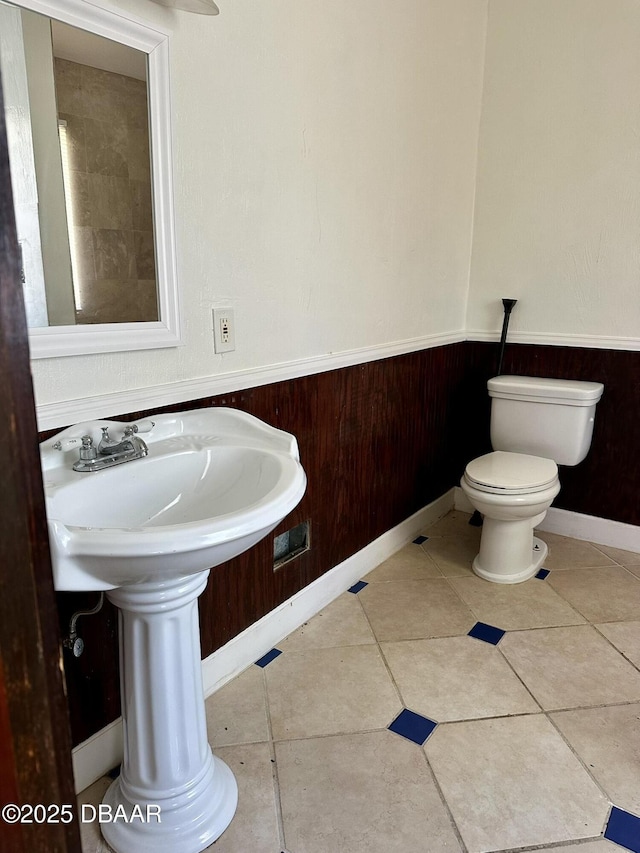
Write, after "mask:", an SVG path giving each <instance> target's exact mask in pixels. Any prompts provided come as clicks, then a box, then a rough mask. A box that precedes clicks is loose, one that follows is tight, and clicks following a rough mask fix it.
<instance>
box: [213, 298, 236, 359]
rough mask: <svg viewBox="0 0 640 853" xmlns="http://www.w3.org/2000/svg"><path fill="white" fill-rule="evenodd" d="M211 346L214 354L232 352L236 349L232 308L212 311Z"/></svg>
mask: <svg viewBox="0 0 640 853" xmlns="http://www.w3.org/2000/svg"><path fill="white" fill-rule="evenodd" d="M213 346H214V349H215V351H216V352H232V351H233V350H234V349H235V348H236V327H235V322H234V319H233V308H214V309H213Z"/></svg>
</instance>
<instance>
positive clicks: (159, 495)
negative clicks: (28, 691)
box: [41, 408, 306, 853]
mask: <svg viewBox="0 0 640 853" xmlns="http://www.w3.org/2000/svg"><path fill="white" fill-rule="evenodd" d="M136 426H137V429H138V431H139V432H141V433H143V436H144V442H145V443H146V445H147V448H148V455H146V456H141V457H140V458H134V459H129V460H128V461H124V462H120V461H119V460H120V459H121V458H124V456H119V455H118V452H120V451H122V453H123V454H124V445H125V444H127V441H126V440H122V436H123V433H124V431H125V429H126V428H127V427H130V429H129V432H130V433H131V434H133V433H132V432H131V425H130V424H126V423H119V422H114V421H92V422H89V423H83V424H77V425H76V426H73V427H70V428H69V429H66V430H64V431H63V432H61V433H59V434H58V435H56V436H54V437H53V438H51V439H49V441H46V442H44V443H43V444H42V445H41V457H42V470H43V477H44V487H45V499H46V509H47V520H48V524H49V539H50V543H51V556H52V563H53V573H54V585H55V587H56V589H57V590H60V591H64V590H76V591H82V590H84V591H88V590H106V594H107V597H108V598H109V599H110V600H111V602H112V603H113V604H115V605H116V607H118V609H119V611H120V612H119V619H118V625H119V629H118V632H119V642H120V664H121V666H120V687H121V691H120V692H121V700H122V719H123V732H124V748H123V754H124V758H123V762H122V770H121V773H120V775H119V776H118V777H117V779H115V780H114V781H113V783H112V784H111V786H110V787H109V789H108V790H107V792H106V794H105V796H104V800H103V805H104V806H105V807H106V808H107V809H109V810H110V811H109V814H114V815H122V814H124V815H126V817H127V819H126V820H114V821H113V822H109V821H107V822H106V823H104V824H101V830H102V833H103V835H104V837H105V838H106V840H107V841H108V843H109V845H110V846H111V848H112V849H113V850H115V851H116V853H175V851H176V850H177V849H179V850H180V853H200V851H202V850H204V849H205V848H206V847H208V846H209V845H211V844H212V843H213V842H214V841H215V840H216V839H217V838H219V837H220V835H221V834H222V833H223V832H224V830H225V829H226V828H227V826H228V825H229V823H230V822H231V820H232V819H233V815H234V813H235V810H236V806H237V803H238V787H237V784H236V781H235V778H234V776H233V773H232V772H231V770H230V769H229V767H227V765H226V764H225V763H224V762H223V761H221V760H220V759H219V758H218V757H217V756H214V755H213V753H212V752H211V748H210V746H209V743H208V740H207V725H206V712H205V705H204V695H203V691H202V669H201V660H200V658H201V649H200V630H199V622H198V607H197V598H198V596H199V595H200V594H201V593H202V592H203V590H204V588H205V586H206V584H207V580H208V576H209V569H210V568H212V567H213V566H216V565H218V564H220V563H223V562H225V561H227V560H230V559H231V558H232V557H235V556H237V555H238V554H240V553H242V552H243V551H246V550H247V548H250V547H251V546H252V545H254V544H255V543H256V542H258V540H260V539H262V538H263V537H264V536H266V535H267V534H268V533H269V531H270V530H272V529H273V528H274V527H275V526H276V524H278V523H279V522H280V521H281V520H282V519H283V518H284V517H285V515H287V514H288V513H289V512H290V511H291V510H292V509H293V508H294V507H295V506H296V504H297V503H298V502H299V501H300V498H301V497H302V495H303V494H304V490H305V486H306V477H305V474H304V471H303V470H302V466H301V465H300V460H299V455H298V445H297V443H296V440H295V438H294V437H293V436H292V435H289V433H286V432H282V431H281V430H277V429H274V428H273V427H271V426H268V425H267V424H265V423H263V422H262V421H259V420H258V419H257V418H254V417H252V416H251V415H247V414H245V413H244V412H239V411H237V410H235V409H220V408H209V409H199V410H197V411H191V412H182V413H180V414H177V415H155V416H154V415H152V416H151V418H149V419H148V420H145V421H143V422H139V423H138V424H137V425H136ZM104 427H107V428H108V431H109V436H110V438H111V439H112V440H113V441H114V442H115V444H108V445H107V452H106V453H104V454H99V453H97V451H98V449H99V448H98V443H99V441H100V439H101V437H102V430H103V428H104ZM83 436H90V437H91V439H92V442H93V446H92V447H90V446H89V445H90V443H88V442H82V438H83ZM125 439H126V436H125ZM137 439H138V436H136V440H137ZM80 445H86V446H83V447H82V453H83V454H88V455H86V456H83V461H82V467H84V468H87V467H88V468H96V467H99V466H107V467H102V469H101V470H89V471H86V470H85V471H83V472H82V473H80V472H76V471H74V470H73V465H74V463H77V462H78V459H79V447H80ZM109 447H111V448H116V447H118V448H119V451H117V450H115V449H113V450H112V451H110V452H109V451H108V448H109ZM144 450H145V448H144V447H140V446H137V452H138V451H139V453H138V456H139V454H140V453H143V452H144ZM94 453H97V457H96V456H92V455H91V454H94ZM150 814H153V815H154V816H157V818H156V820H151V819H150V820H149V821H147V822H145V821H144V817H143V820H142V822H141V821H140V815H143V816H144V815H150ZM135 815H137V818H135V817H134V816H135Z"/></svg>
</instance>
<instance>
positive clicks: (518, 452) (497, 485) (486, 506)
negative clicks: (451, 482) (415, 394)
mask: <svg viewBox="0 0 640 853" xmlns="http://www.w3.org/2000/svg"><path fill="white" fill-rule="evenodd" d="M487 387H488V389H489V396H490V397H491V398H492V399H491V446H492V447H493V448H494V451H493V453H487V454H486V455H485V456H480V457H478V459H474V460H473V461H472V462H469V464H468V465H467V467H466V469H465V472H464V475H463V477H462V480H461V481H460V485H461V487H462V491H463V492H464V493H465V495H466V496H467V498H468V499H469V501H470V502H471V505H472V506H473V507H474V508H475V509H477V510H478V511H479V512H481V513H482V514H483V515H484V523H483V526H482V538H481V540H480V552H479V553H478V555H477V556H476V558H475V559H474V561H473V571H474V572H475V573H476V574H477V575H479V576H480V577H481V578H485V579H486V580H489V581H494V582H495V583H520V582H521V581H525V580H527V579H528V578H530V577H532V576H533V575H535V574H536V572H537V571H538V569H539V568H540V567H541V565H542V563H543V562H544V560H545V558H546V556H547V546H546V544H545V543H544V542H542V540H540V539H538V538H537V537H535V536H534V535H533V529H534V527H536V526H537V525H539V524H540V523H541V521H542V519H543V518H544V517H545V515H546V512H547V510H548V509H549V507H550V506H551V504H552V502H553V499H554V498H555V497H556V495H557V494H558V492H559V491H560V481H559V480H558V466H557V464H556V463H558V464H560V465H571V466H573V465H577V464H578V463H579V462H582V460H583V459H584V458H585V456H586V455H587V453H588V451H589V447H590V446H591V436H592V435H593V422H594V418H595V409H596V404H597V403H598V400H599V399H600V397H601V396H602V392H603V390H604V386H603V385H602V383H600V382H577V381H573V380H566V379H540V378H535V377H531V376H496V377H494V378H493V379H490V380H489V382H488V383H487Z"/></svg>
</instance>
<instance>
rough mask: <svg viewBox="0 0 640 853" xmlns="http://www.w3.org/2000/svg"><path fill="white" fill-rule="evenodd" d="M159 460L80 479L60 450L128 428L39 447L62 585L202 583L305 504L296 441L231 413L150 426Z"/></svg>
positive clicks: (184, 416) (157, 420) (70, 454)
mask: <svg viewBox="0 0 640 853" xmlns="http://www.w3.org/2000/svg"><path fill="white" fill-rule="evenodd" d="M150 420H151V421H152V422H153V427H152V428H151V430H150V431H149V432H146V433H145V434H144V435H143V436H142V437H143V438H144V440H145V442H146V444H147V446H148V448H149V455H148V456H146V457H144V458H143V459H135V460H133V461H129V462H126V463H123V464H121V465H117V466H115V467H112V468H109V469H107V470H103V471H95V472H90V473H76V472H75V471H73V470H72V468H71V465H72V464H73V462H74V461H75V460H76V459H77V457H78V449H77V448H76V447H72V448H71V449H69V450H66V451H60V450H56V449H54V445H55V444H56V443H57V442H61V443H62V444H63V445H64V444H65V442H66V444H69V439H78V438H81V437H82V436H83V435H91V436H92V438H93V440H94V442H95V443H96V444H97V442H98V441H99V439H100V435H101V428H102V427H104V426H108V427H109V431H110V433H111V435H119V434H120V433H122V432H123V431H124V428H125V427H126V426H127V424H126V423H119V422H114V421H93V422H90V423H83V424H78V425H76V426H74V427H70V428H69V429H67V430H65V431H64V432H61V433H59V434H58V435H56V436H54V437H53V438H51V439H49V440H48V441H47V442H45V443H44V444H43V445H42V446H41V454H42V466H43V472H44V485H45V497H46V505H47V518H48V524H49V539H50V543H51V551H52V562H53V570H54V585H55V587H56V589H57V590H59V591H65V590H66V591H70V590H76V591H82V590H84V591H89V590H108V589H115V588H117V587H121V586H125V585H128V584H134V583H143V582H146V581H150V580H159V579H161V578H165V577H176V576H178V575H188V574H192V573H195V572H200V571H203V570H205V569H208V568H211V567H213V566H216V565H219V564H220V563H223V562H226V561H227V560H230V559H231V558H232V557H235V556H237V555H238V554H240V553H242V552H243V551H246V550H247V548H250V547H251V546H252V545H254V544H255V543H256V542H258V541H259V540H260V539H262V538H263V537H264V536H266V535H267V534H268V533H269V531H270V530H272V529H273V528H274V527H275V526H276V524H278V523H279V522H280V521H281V520H282V519H283V518H284V517H285V515H287V514H288V513H289V512H290V511H291V510H292V509H293V508H294V507H295V506H296V504H297V503H298V502H299V501H300V498H301V497H302V495H303V493H304V490H305V484H306V478H305V475H304V471H303V470H302V466H301V465H300V462H299V456H298V448H297V443H296V440H295V438H293V436H290V435H289V434H288V433H283V432H282V431H281V430H276V429H274V428H273V427H270V426H268V425H267V424H264V423H262V422H261V421H259V420H257V419H256V418H254V417H252V416H251V415H247V414H245V413H244V412H240V411H237V410H233V409H219V408H211V409H201V410H197V411H192V412H182V413H180V414H179V415H173V414H172V415H157V416H151V418H150Z"/></svg>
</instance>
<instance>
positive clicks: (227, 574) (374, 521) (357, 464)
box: [58, 343, 467, 743]
mask: <svg viewBox="0 0 640 853" xmlns="http://www.w3.org/2000/svg"><path fill="white" fill-rule="evenodd" d="M466 364H467V350H466V346H465V344H462V343H461V344H453V345H450V346H445V347H439V348H435V349H429V350H423V351H421V352H417V353H412V354H409V355H404V356H399V357H396V358H390V359H385V360H382V361H375V362H369V363H367V364H362V365H357V366H355V367H349V368H344V369H342V370H336V371H331V372H328V373H321V374H317V375H313V376H306V377H303V378H300V379H294V380H291V381H287V382H278V383H274V384H272V385H267V386H263V387H259V388H253V389H248V390H246V391H241V392H237V393H235V394H227V395H223V396H218V397H212V398H210V399H204V400H196V401H193V402H192V403H190V404H182V403H181V404H180V405H179V406H171V407H165V408H164V409H163V410H162V411H177V410H186V409H189V408H201V407H207V406H229V407H234V408H238V409H242V410H244V411H246V412H249V413H251V414H253V415H256V416H257V417H259V418H261V419H263V420H264V421H266V422H267V423H270V424H272V425H273V426H276V427H279V428H281V429H284V430H286V431H288V432H291V433H292V434H293V435H295V436H296V438H297V440H298V444H299V447H300V457H301V460H302V464H303V466H304V468H305V471H306V473H307V477H308V486H307V492H306V494H305V496H304V498H303V500H302V501H301V503H300V504H299V506H298V507H297V508H296V509H295V510H294V511H293V512H292V513H291V514H290V515H289V516H288V517H287V518H286V519H285V520H284V521H283V522H282V524H281V525H280V526H279V527H278V528H277V529H276V530H275V531H274V534H273V535H274V536H275V535H276V534H278V533H280V532H284V531H286V530H289V529H290V528H291V527H293V526H294V525H296V524H299V523H301V522H303V521H309V523H310V527H311V537H310V538H311V548H310V550H309V551H307V552H305V553H303V554H302V555H300V556H299V557H297V558H296V559H294V560H292V561H291V562H290V563H288V564H286V565H284V566H283V567H282V568H279V569H278V570H277V571H275V572H274V569H273V536H269V537H267V538H266V539H265V540H264V541H263V542H261V543H259V544H258V545H257V546H255V547H254V548H252V549H251V550H250V551H248V552H247V553H246V554H243V555H242V556H240V557H238V558H237V559H235V560H233V561H232V562H230V563H228V564H225V565H223V566H218V567H216V568H214V569H213V570H212V572H211V578H210V581H209V584H208V586H207V589H206V591H205V592H204V594H203V595H202V596H201V598H200V619H201V634H202V654H203V657H206V656H207V655H209V654H211V652H213V651H214V650H215V649H217V648H218V647H220V646H221V645H223V644H224V643H225V642H227V641H228V640H229V639H231V638H232V637H234V636H235V635H237V634H238V633H240V632H241V631H242V630H243V629H244V628H246V627H247V626H248V625H251V624H252V623H253V622H255V621H256V620H257V619H259V618H260V617H261V616H263V615H264V614H265V613H268V612H269V611H270V610H272V609H273V608H274V607H276V606H277V605H278V604H280V603H281V602H283V601H286V600H287V599H288V598H290V597H291V596H292V595H293V594H294V593H295V592H297V591H298V590H299V589H302V587H304V586H306V585H307V584H309V583H310V582H311V581H313V580H315V579H316V578H318V577H320V576H321V575H322V574H323V573H324V572H326V571H328V570H329V569H331V568H333V567H334V566H336V565H338V564H339V563H341V562H342V561H343V560H345V559H347V557H349V556H351V555H352V554H354V553H356V552H357V551H359V550H360V549H361V548H363V547H364V546H365V545H367V544H368V543H369V542H371V541H372V540H373V539H375V538H376V537H377V536H380V535H381V534H382V533H384V532H385V531H387V530H389V529H390V528H392V527H394V526H395V525H396V524H399V523H400V522H401V521H404V520H405V519H406V518H407V517H408V516H410V515H411V514H412V513H414V512H416V511H417V510H418V509H420V508H421V507H423V506H424V505H425V504H427V503H429V502H430V501H431V500H433V499H435V498H437V497H439V496H440V495H442V494H443V493H444V492H446V491H447V490H448V489H449V488H451V486H453V485H455V484H456V483H457V480H458V478H459V475H460V466H461V455H460V447H459V437H458V436H459V430H458V427H457V425H458V422H459V421H460V416H461V404H462V402H463V401H464V399H465V393H464V391H463V389H464V385H465V373H466ZM154 411H158V410H157V409H156V410H154ZM149 414H151V412H149V411H141V412H135V413H128V414H126V415H123V416H122V419H124V420H133V419H136V418H140V417H143V416H147V415H149ZM114 417H115V418H118V417H120V416H119V415H118V414H117V413H114ZM94 600H95V595H94V596H88V595H82V596H80V595H75V594H68V593H62V594H59V595H58V601H59V608H60V616H61V628H62V630H63V632H64V631H65V630H66V624H67V623H68V619H69V617H70V615H71V614H72V612H73V610H74V609H78V608H79V607H82V608H84V607H86V606H89V607H91V606H92V604H93V602H94ZM78 627H79V630H80V632H81V635H82V636H83V639H84V640H85V643H86V650H85V653H84V654H83V656H82V657H81V658H78V659H77V660H76V659H73V658H72V657H67V659H66V675H67V686H68V693H69V703H70V708H71V718H72V728H73V736H74V742H75V743H78V742H80V741H83V740H85V739H86V738H87V737H89V736H90V735H91V734H93V733H94V732H96V731H98V730H99V729H100V728H102V727H103V726H105V725H106V724H107V723H109V722H110V721H111V720H113V719H115V718H116V717H117V716H118V715H119V713H120V706H119V694H118V673H117V657H118V655H117V641H116V630H117V617H116V613H115V610H114V608H112V607H111V606H109V605H105V608H104V610H103V611H102V612H101V613H100V614H99V615H98V616H94V617H91V618H88V619H85V620H82V619H81V620H80V622H79V623H78Z"/></svg>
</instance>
